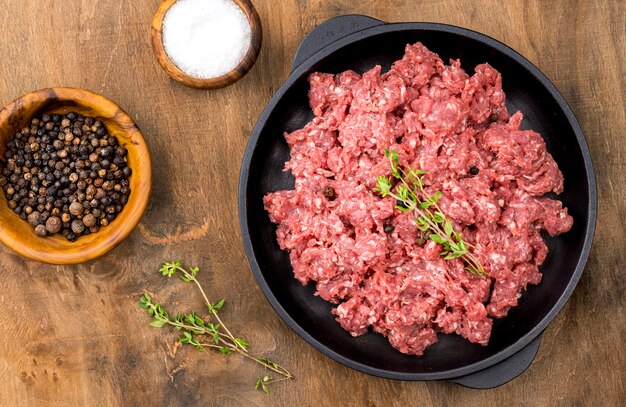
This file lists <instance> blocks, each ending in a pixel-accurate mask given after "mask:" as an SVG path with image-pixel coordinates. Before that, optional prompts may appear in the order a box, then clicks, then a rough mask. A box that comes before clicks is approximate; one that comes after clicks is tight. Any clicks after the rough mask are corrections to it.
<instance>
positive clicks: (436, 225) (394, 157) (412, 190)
mask: <svg viewBox="0 0 626 407" xmlns="http://www.w3.org/2000/svg"><path fill="white" fill-rule="evenodd" d="M384 153H385V156H386V157H387V158H388V159H389V162H390V164H391V176H390V177H388V176H385V175H381V176H380V177H378V178H377V180H376V188H374V190H375V191H378V192H380V194H381V196H382V197H383V198H385V197H388V196H389V197H391V198H394V199H395V200H396V201H397V205H396V208H397V209H398V210H400V211H402V212H405V213H411V212H414V213H415V224H416V226H417V228H418V229H419V230H420V231H422V232H426V233H429V234H428V238H430V240H432V241H434V242H436V243H439V244H441V245H442V246H443V250H442V251H441V252H440V254H441V256H443V258H444V259H445V260H451V259H457V258H460V259H462V260H463V261H464V262H465V264H466V267H465V269H466V270H467V271H469V272H470V273H472V274H476V275H478V276H485V274H486V273H485V269H484V268H483V266H482V265H481V264H480V262H479V261H478V259H477V258H476V257H475V256H474V255H473V254H472V252H471V251H470V249H475V247H474V246H473V245H471V244H470V243H467V242H465V241H464V240H463V236H461V234H460V233H458V232H457V231H456V230H454V227H453V226H452V222H451V221H450V219H448V218H447V217H446V215H445V214H444V213H443V211H442V210H441V208H440V207H439V205H438V204H437V202H438V201H439V199H440V198H441V191H437V192H435V193H434V194H432V195H430V194H429V193H428V192H426V190H425V189H424V180H423V178H422V176H423V175H424V174H425V171H423V170H420V169H417V168H412V167H408V168H404V169H403V168H401V167H400V166H399V164H398V153H397V151H395V150H391V151H389V150H388V149H385V150H384ZM393 179H396V180H398V182H397V183H396V185H395V186H394V183H393V182H392V180H393Z"/></svg>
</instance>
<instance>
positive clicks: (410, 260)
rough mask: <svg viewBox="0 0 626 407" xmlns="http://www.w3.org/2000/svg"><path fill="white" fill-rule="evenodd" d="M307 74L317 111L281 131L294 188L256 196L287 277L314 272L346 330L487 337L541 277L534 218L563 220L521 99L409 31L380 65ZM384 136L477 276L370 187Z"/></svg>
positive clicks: (418, 346) (421, 344) (544, 225)
mask: <svg viewBox="0 0 626 407" xmlns="http://www.w3.org/2000/svg"><path fill="white" fill-rule="evenodd" d="M309 82H310V91H309V100H310V105H311V109H312V110H313V113H314V115H315V117H314V118H313V120H311V121H310V122H309V123H308V124H306V125H305V126H304V127H303V128H302V129H299V130H296V131H294V132H292V133H289V134H285V138H286V140H287V143H288V144H289V147H290V148H291V159H290V160H289V161H288V162H287V163H286V165H285V170H289V171H291V172H292V173H293V175H294V176H295V189H294V190H284V191H276V192H272V193H269V194H267V195H266V196H265V198H264V203H265V208H266V209H267V211H268V213H269V216H270V219H271V221H272V222H274V223H276V224H277V231H276V235H277V239H278V243H279V245H280V247H281V248H282V249H283V250H286V251H288V252H289V255H290V259H291V263H292V265H293V271H294V274H295V277H296V278H297V279H298V280H299V281H300V282H301V283H302V284H307V283H309V282H311V281H313V282H314V283H315V284H316V288H317V295H319V296H320V297H322V298H323V299H325V300H326V301H329V302H331V303H333V304H336V308H335V309H334V310H333V313H334V314H335V315H336V317H337V321H338V322H339V323H340V324H341V326H342V327H343V328H344V329H346V330H347V331H348V332H350V333H351V334H352V335H354V336H357V335H362V334H364V333H365V332H367V331H368V330H370V329H372V330H373V331H375V332H379V333H381V334H383V335H385V336H386V337H387V338H388V339H389V342H390V343H391V345H392V346H393V347H395V348H396V349H398V350H399V351H400V352H403V353H408V354H415V355H421V354H423V352H424V350H425V349H426V348H427V347H428V346H430V345H432V344H434V343H436V342H437V334H438V333H439V332H441V333H445V334H452V333H455V334H458V335H461V336H463V337H465V338H467V340H469V341H471V342H474V343H479V344H482V345H486V344H487V343H488V341H489V336H490V334H491V327H492V318H494V317H503V316H505V315H506V314H507V312H508V310H509V309H510V308H511V307H514V306H516V305H517V303H518V301H519V299H520V296H521V293H522V291H523V290H525V288H526V286H527V285H528V284H539V282H540V281H541V272H540V271H539V266H540V265H541V264H542V263H543V261H544V260H545V258H546V255H547V247H546V244H545V243H544V239H543V238H542V236H541V232H542V231H545V232H547V233H548V234H550V235H552V236H554V235H557V234H559V233H564V232H566V231H568V230H569V229H570V228H571V226H572V222H573V220H572V217H571V216H569V215H568V213H567V209H566V208H564V207H563V205H562V204H561V202H560V201H558V200H554V199H549V198H546V197H544V195H545V194H546V193H548V192H554V193H557V194H558V193H560V192H562V191H563V176H562V174H561V172H560V171H559V168H558V166H557V164H556V162H555V161H554V159H553V158H552V156H551V155H550V154H549V153H548V152H547V150H546V146H545V143H544V141H543V139H542V138H541V136H540V135H539V134H537V133H536V132H534V131H532V130H521V128H520V124H521V122H522V113H521V112H517V113H515V114H514V115H512V116H509V113H508V112H507V109H506V107H505V94H504V92H503V91H502V78H501V76H500V73H499V72H498V71H496V70H495V69H494V68H493V67H491V66H490V65H488V64H481V65H478V66H477V67H476V68H475V69H474V73H473V74H472V75H471V76H470V75H468V74H467V73H466V72H465V71H464V70H463V69H462V68H461V64H460V61H458V60H451V61H450V63H449V65H446V64H444V62H443V61H442V60H441V59H440V58H439V56H438V55H437V54H435V53H433V52H431V51H430V50H428V49H427V48H426V47H425V46H424V45H422V44H421V43H416V44H414V45H407V47H406V52H405V55H404V56H403V58H402V59H401V60H399V61H397V62H395V63H394V64H393V66H392V67H391V69H390V70H389V71H388V72H386V73H381V68H380V67H379V66H376V67H374V68H372V69H371V70H369V71H367V72H365V73H364V74H363V75H359V74H357V73H356V72H353V71H346V72H343V73H340V74H338V75H330V74H325V73H314V74H312V75H311V76H310V78H309ZM384 149H394V150H396V151H397V152H398V155H399V160H400V161H399V162H400V165H401V166H417V167H418V168H420V169H422V170H424V171H426V175H425V176H424V179H425V183H426V185H427V188H428V189H429V190H431V191H437V190H438V191H441V192H442V198H441V200H440V202H439V204H440V206H441V208H442V210H443V212H444V213H445V214H446V216H447V217H449V218H450V219H451V220H452V221H453V224H454V226H455V228H456V229H457V230H458V231H459V232H461V233H462V235H463V236H464V239H465V240H466V241H468V242H470V243H471V244H472V245H474V246H475V253H474V254H475V256H476V257H477V258H478V259H479V260H480V261H481V263H482V264H483V266H484V268H485V270H486V272H487V278H481V277H479V276H476V275H473V274H470V273H469V272H467V271H466V270H464V264H463V262H462V261H461V260H458V259H455V260H449V261H445V260H443V259H442V257H441V256H440V255H439V252H440V251H441V246H440V245H438V244H437V243H435V242H433V241H428V240H426V241H424V239H422V238H420V236H419V235H418V229H417V228H416V227H415V223H414V221H413V218H412V217H411V215H410V214H405V213H403V212H401V211H399V210H397V209H395V202H394V201H393V200H392V199H391V198H384V199H383V198H381V197H380V195H378V194H377V193H375V192H374V191H373V187H374V186H375V183H376V177H378V176H380V175H389V172H390V166H389V162H388V160H387V159H386V158H385V156H384V152H383V150H384ZM472 167H476V168H472ZM470 168H472V171H470ZM476 170H478V172H477V171H476ZM476 172H477V173H476ZM385 226H387V228H385ZM392 227H393V230H392V231H391V229H392ZM385 229H387V233H385ZM390 231H391V233H389V232H390Z"/></svg>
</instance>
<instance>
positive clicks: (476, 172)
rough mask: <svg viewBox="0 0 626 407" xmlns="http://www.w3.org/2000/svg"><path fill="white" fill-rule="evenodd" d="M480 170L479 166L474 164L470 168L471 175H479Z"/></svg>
mask: <svg viewBox="0 0 626 407" xmlns="http://www.w3.org/2000/svg"><path fill="white" fill-rule="evenodd" d="M479 172H480V170H479V169H478V167H476V166H475V165H472V166H471V167H470V169H469V173H470V174H471V175H478V173H479Z"/></svg>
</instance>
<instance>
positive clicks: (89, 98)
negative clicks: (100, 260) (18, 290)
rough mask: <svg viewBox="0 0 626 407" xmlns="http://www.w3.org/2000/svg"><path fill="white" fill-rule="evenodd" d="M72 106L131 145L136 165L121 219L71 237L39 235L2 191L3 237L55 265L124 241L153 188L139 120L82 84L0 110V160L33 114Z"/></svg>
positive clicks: (10, 244)
mask: <svg viewBox="0 0 626 407" xmlns="http://www.w3.org/2000/svg"><path fill="white" fill-rule="evenodd" d="M70 111H73V112H76V113H79V114H82V115H85V116H91V117H93V118H95V119H97V120H100V121H101V122H102V123H103V124H104V125H105V126H106V128H107V130H108V132H109V134H111V135H112V136H115V137H116V138H117V140H118V142H119V143H120V145H122V146H124V147H125V148H126V149H128V156H127V157H128V166H129V167H130V168H131V169H132V174H131V176H130V178H129V181H130V190H131V191H130V196H129V199H128V203H127V204H126V205H125V206H124V209H123V210H122V212H121V213H120V214H119V215H118V216H117V218H116V219H115V220H114V221H113V222H111V224H109V225H108V226H106V227H102V228H101V229H100V231H99V232H97V233H92V234H89V235H86V236H81V237H79V238H78V239H76V241H74V242H69V241H67V240H66V239H65V237H63V236H62V235H60V234H57V235H54V236H49V237H43V238H42V237H38V236H36V235H35V231H34V228H33V227H32V226H31V225H30V224H29V223H28V222H26V221H24V220H22V219H21V218H20V217H19V216H18V215H16V214H15V213H14V212H13V211H12V210H11V209H9V207H8V205H7V200H6V197H5V195H4V193H3V191H0V241H1V242H2V243H4V244H5V245H7V246H8V247H10V248H11V249H13V250H14V251H16V252H17V253H19V254H21V255H22V256H24V257H28V258H30V259H33V260H36V261H39V262H43V263H51V264H78V263H83V262H85V261H88V260H92V259H95V258H97V257H99V256H102V255H103V254H105V253H107V252H108V251H109V250H111V249H113V248H114V247H115V246H117V245H118V244H119V243H121V242H122V241H123V240H124V239H125V238H126V237H127V236H128V235H129V234H130V232H131V231H132V230H133V229H134V228H135V226H137V224H138V223H139V220H140V219H141V216H142V215H143V213H144V211H145V209H146V206H147V205H148V200H149V197H150V190H151V187H152V168H151V164H150V155H149V153H148V148H147V146H146V143H145V141H144V139H143V136H142V135H141V132H140V131H139V128H137V125H136V124H135V122H134V121H133V119H131V118H130V116H128V115H127V114H126V112H124V111H123V110H122V109H121V108H120V107H119V106H118V105H116V104H115V103H113V102H112V101H110V100H109V99H107V98H105V97H104V96H101V95H98V94H96V93H93V92H90V91H88V90H83V89H75V88H49V89H41V90H37V91H34V92H31V93H27V94H26V95H24V96H22V97H20V98H19V99H17V100H15V101H13V102H11V103H9V104H8V105H7V106H6V107H5V108H4V109H2V111H0V162H1V161H2V160H3V157H4V152H5V151H6V144H7V142H8V140H9V139H10V138H11V137H12V136H13V135H14V134H15V133H17V132H18V131H20V130H21V129H22V128H23V127H24V126H26V125H28V124H29V123H30V121H31V119H32V118H33V117H36V116H39V115H42V114H44V113H47V114H53V113H58V114H64V113H68V112H70Z"/></svg>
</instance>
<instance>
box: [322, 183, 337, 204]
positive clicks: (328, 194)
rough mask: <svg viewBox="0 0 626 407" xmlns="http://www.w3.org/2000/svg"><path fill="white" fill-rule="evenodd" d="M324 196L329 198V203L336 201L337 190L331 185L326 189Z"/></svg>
mask: <svg viewBox="0 0 626 407" xmlns="http://www.w3.org/2000/svg"><path fill="white" fill-rule="evenodd" d="M323 194H324V196H325V197H326V198H328V200H329V201H334V200H335V198H336V197H337V196H336V195H335V189H334V188H333V187H331V186H330V185H329V186H327V187H326V188H324V191H323Z"/></svg>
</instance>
